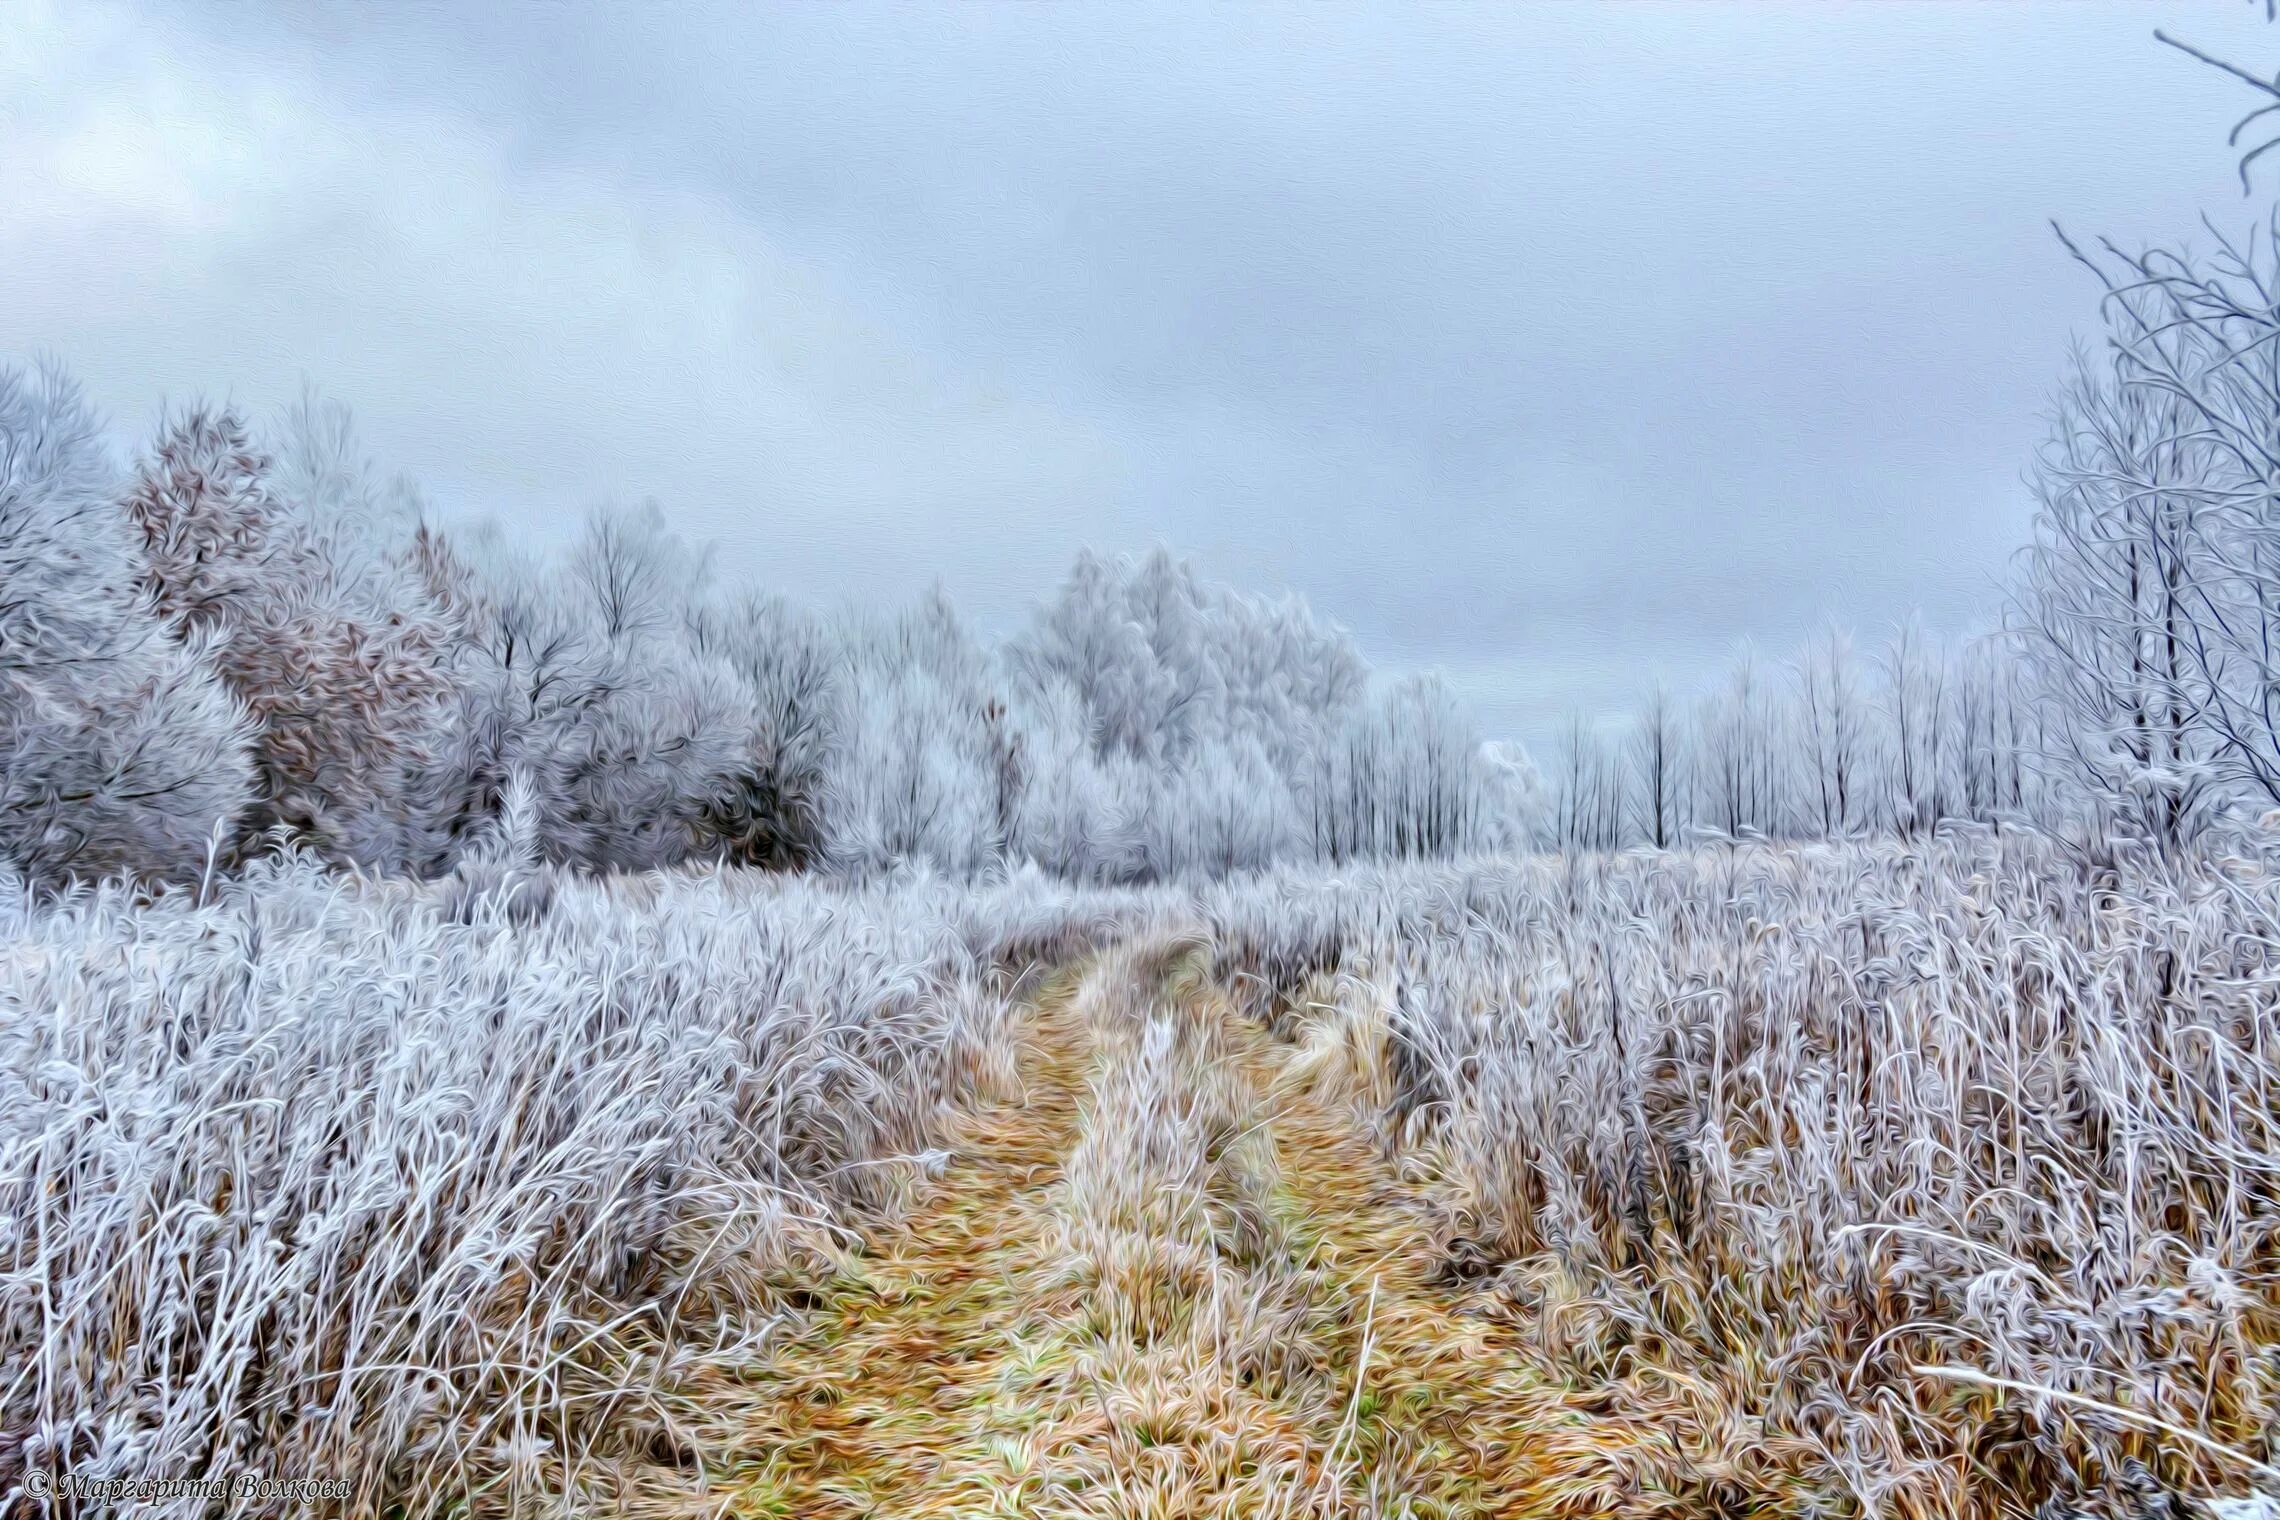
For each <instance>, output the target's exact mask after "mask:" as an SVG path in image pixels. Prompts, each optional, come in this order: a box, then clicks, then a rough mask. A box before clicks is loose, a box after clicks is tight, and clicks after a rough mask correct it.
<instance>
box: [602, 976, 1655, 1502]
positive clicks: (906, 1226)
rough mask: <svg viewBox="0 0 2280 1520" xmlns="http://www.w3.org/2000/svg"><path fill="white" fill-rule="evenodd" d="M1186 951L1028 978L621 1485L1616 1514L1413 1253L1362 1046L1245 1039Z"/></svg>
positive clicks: (772, 1498) (1604, 1473)
mask: <svg viewBox="0 0 2280 1520" xmlns="http://www.w3.org/2000/svg"><path fill="white" fill-rule="evenodd" d="M1197 948H1198V947H1197V946H1196V945H1194V944H1193V943H1188V942H1181V941H1177V940H1175V941H1172V942H1169V943H1168V944H1167V943H1156V944H1151V945H1149V946H1148V947H1146V948H1134V949H1125V950H1119V951H1116V952H1113V953H1111V954H1110V955H1108V956H1106V957H1105V958H1104V959H1102V960H1101V961H1100V962H1099V963H1098V964H1097V965H1096V966H1094V967H1093V968H1092V970H1091V971H1090V972H1089V974H1088V975H1086V976H1085V977H1084V979H1083V980H1082V982H1081V983H1077V984H1074V985H1064V986H1062V987H1060V988H1057V989H1055V990H1053V991H1052V992H1050V993H1048V995H1047V996H1046V997H1044V998H1043V999H1042V1000H1041V1001H1040V1003H1039V1004H1038V1006H1037V1007H1036V1009H1035V1011H1034V1013H1033V1015H1032V1016H1031V1017H1030V1019H1028V1020H1027V1021H1026V1022H1025V1025H1024V1029H1025V1034H1024V1037H1023V1038H1022V1039H1021V1040H1020V1042H1019V1043H1020V1049H1021V1052H1022V1055H1021V1062H1020V1069H1019V1076H1018V1086H1017V1089H1016V1091H1015V1092H1014V1094H1013V1095H1011V1096H1010V1097H1008V1098H1004V1099H1001V1100H1000V1101H998V1102H996V1103H993V1104H990V1105H988V1106H986V1107H984V1108H982V1109H981V1110H979V1111H978V1112H977V1113H976V1114H974V1115H973V1116H972V1118H971V1119H970V1121H969V1122H968V1123H967V1124H966V1125H965V1126H963V1127H962V1131H961V1139H960V1142H959V1145H958V1151H959V1159H958V1160H956V1161H955V1162H953V1163H952V1164H951V1166H950V1167H949V1168H948V1169H947V1170H946V1171H945V1172H944V1174H943V1175H942V1176H941V1178H940V1179H938V1181H937V1183H936V1184H935V1185H934V1186H933V1188H932V1189H931V1190H930V1193H929V1196H928V1197H927V1198H926V1199H925V1200H924V1201H922V1202H920V1203H919V1204H918V1205H917V1206H916V1207H915V1209H914V1210H913V1211H912V1212H911V1213H910V1214H909V1215H908V1216H907V1217H906V1218H905V1219H904V1220H903V1221H902V1222H901V1223H900V1224H899V1225H897V1226H896V1227H895V1228H894V1229H893V1230H892V1231H891V1232H890V1233H889V1234H888V1235H887V1236H886V1238H884V1239H883V1240H882V1241H881V1242H879V1243H878V1244H877V1245H876V1246H875V1247H874V1248H873V1249H872V1250H870V1251H868V1252H865V1253H861V1254H859V1255H858V1256H856V1257H855V1258H853V1259H851V1260H850V1261H849V1262H848V1263H847V1264H846V1265H845V1267H844V1268H843V1269H842V1270H841V1271H840V1272H838V1273H837V1274H835V1275H833V1276H832V1277H830V1278H829V1279H827V1280H825V1281H823V1282H820V1283H819V1284H818V1285H817V1288H816V1302H815V1303H814V1304H813V1306H812V1307H811V1308H809V1309H808V1310H807V1311H805V1313H804V1314H803V1315H802V1316H801V1322H800V1325H799V1328H798V1330H797V1332H796V1333H790V1334H787V1335H785V1336H784V1337H782V1338H780V1339H779V1340H778V1341H777V1343H776V1344H775V1346H774V1348H773V1349H772V1350H771V1352H770V1353H769V1354H768V1356H767V1357H765V1358H764V1359H762V1360H761V1361H759V1362H757V1363H756V1364H755V1365H754V1366H753V1367H752V1368H750V1369H749V1370H748V1372H747V1373H746V1375H745V1376H744V1377H743V1378H741V1379H727V1378H721V1379H715V1380H712V1381H708V1382H707V1383H706V1384H705V1385H704V1386H703V1387H702V1388H701V1389H688V1390H684V1393H685V1395H686V1396H687V1397H688V1398H689V1399H690V1400H691V1401H692V1402H694V1403H698V1404H702V1405H703V1406H704V1407H705V1408H707V1409H708V1410H709V1411H711V1414H712V1418H711V1419H710V1421H709V1423H708V1424H707V1426H706V1427H705V1430H704V1432H703V1435H702V1439H701V1443H700V1444H701V1445H702V1446H703V1448H704V1450H705V1452H706V1454H707V1455H706V1461H705V1464H704V1472H703V1474H702V1476H701V1477H698V1476H695V1475H691V1476H690V1477H688V1478H686V1479H684V1480H683V1481H682V1482H681V1483H679V1484H678V1485H675V1484H672V1483H669V1482H665V1483H654V1484H653V1486H652V1487H651V1488H650V1490H649V1492H648V1494H647V1496H646V1498H645V1499H644V1501H643V1502H642V1503H641V1505H640V1507H641V1508H642V1509H643V1510H644V1511H648V1510H650V1509H652V1508H653V1507H654V1508H655V1509H657V1510H661V1511H667V1510H669V1511H677V1512H679V1513H686V1514H696V1513H726V1514H745V1515H765V1514H777V1515H784V1516H802V1517H807V1516H815V1517H828V1516H844V1517H855V1516H882V1517H883V1516H912V1517H917V1516H927V1515H943V1516H950V1515H960V1516H977V1515H1002V1516H1034V1517H1040V1520H1043V1517H1076V1516H1117V1517H1159V1516H1160V1517H1166V1520H1169V1517H1175V1516H1182V1517H1184V1516H1194V1515H1225V1516H1230V1517H1246V1520H1249V1517H1277V1520H1282V1517H1289V1520H1297V1517H1303V1516H1332V1515H1340V1516H1363V1515H1369V1516H1378V1515H1385V1516H1396V1515H1414V1516H1421V1517H1422V1516H1458V1515H1464V1516H1485V1515H1502V1514H1520V1513H1535V1514H1555V1513H1589V1512H1605V1510H1606V1505H1607V1504H1610V1503H1612V1502H1614V1498H1615V1496H1616V1495H1617V1494H1618V1493H1619V1491H1620V1487H1621V1482H1622V1469H1621V1465H1620V1462H1619V1461H1618V1460H1617V1459H1615V1458H1613V1457H1611V1456H1610V1455H1609V1454H1608V1452H1607V1451H1606V1450H1605V1449H1604V1447H1605V1445H1606V1444H1607V1443H1606V1442H1605V1440H1604V1435H1603V1433H1602V1432H1599V1431H1597V1430H1595V1428H1594V1426H1593V1422H1591V1421H1590V1420H1589V1419H1587V1418H1586V1417H1585V1416H1584V1415H1583V1414H1582V1413H1581V1412H1579V1411H1578V1410H1577V1409H1575V1408H1574V1407H1573V1406H1572V1403H1571V1401H1570V1400H1569V1399H1568V1398H1567V1397H1566V1396H1565V1395H1564V1394H1563V1393H1561V1392H1560V1391H1559V1390H1558V1389H1557V1388H1556V1387H1555V1386H1553V1385H1551V1384H1548V1383H1547V1382H1546V1381H1545V1380H1544V1379H1543V1378H1542V1377H1541V1376H1540V1375H1539V1374H1538V1373H1537V1372H1535V1371H1533V1370H1532V1369H1530V1368H1529V1367H1528V1366H1527V1365H1526V1364H1525V1363H1524V1362H1523V1361H1522V1360H1521V1359H1520V1358H1518V1357H1517V1356H1515V1355H1514V1354H1513V1353H1512V1352H1511V1351H1510V1350H1509V1349H1506V1348H1501V1347H1500V1346H1499V1345H1498V1344H1497V1341H1498V1335H1497V1333H1496V1331H1495V1330H1494V1329H1493V1328H1492V1327H1491V1326H1490V1325H1489V1324H1488V1323H1487V1322H1485V1321H1484V1320H1483V1319H1481V1318H1479V1317H1477V1316H1473V1315H1469V1314H1466V1313H1464V1312H1463V1310H1462V1306H1461V1304H1460V1303H1459V1302H1458V1296H1457V1295H1453V1294H1452V1293H1451V1292H1450V1291H1449V1290H1448V1288H1447V1287H1446V1285H1445V1284H1442V1283H1440V1282H1438V1281H1436V1279H1435V1271H1434V1268H1435V1257H1434V1253H1433V1250H1432V1247H1433V1240H1432V1237H1431V1229H1432V1219H1431V1217H1430V1216H1429V1214H1428V1213H1427V1212H1426V1211H1425V1210H1424V1209H1422V1208H1420V1207H1419V1206H1418V1204H1417V1202H1416V1200H1415V1199H1414V1197H1413V1196H1411V1194H1410V1192H1409V1190H1408V1189H1406V1188H1405V1187H1404V1186H1403V1185H1402V1183H1401V1181H1400V1179H1399V1178H1398V1177H1397V1176H1395V1175H1394V1173H1393V1172H1392V1171H1391V1169H1390V1168H1389V1165H1388V1162H1387V1159H1386V1157H1385V1156H1384V1154H1383V1153H1382V1151H1381V1150H1380V1148H1379V1147H1378V1146H1377V1145H1376V1144H1375V1143H1374V1142H1373V1141H1372V1140H1371V1138H1370V1137H1369V1135H1368V1133H1367V1129H1366V1125H1367V1115H1366V1114H1365V1113H1364V1112H1363V1111H1362V1110H1360V1109H1358V1108H1356V1107H1355V1106H1354V1104H1353V1101H1352V1100H1353V1096H1354V1087H1355V1079H1357V1078H1359V1079H1360V1081H1361V1085H1362V1086H1364V1087H1365V1088H1366V1086H1367V1081H1368V1078H1367V1074H1366V1072H1365V1071H1364V1070H1362V1066H1363V1065H1364V1064H1366V1063H1354V1062H1344V1063H1341V1061H1340V1060H1339V1059H1337V1057H1336V1056H1335V1054H1334V1052H1335V1051H1336V1050H1338V1049H1339V1048H1340V1041H1341V1040H1342V1039H1343V1036H1341V1035H1335V1034H1334V1035H1330V1036H1328V1037H1318V1038H1313V1039H1311V1040H1307V1041H1302V1042H1300V1043H1296V1044H1290V1043H1282V1042H1276V1041H1273V1040H1270V1039H1269V1038H1267V1037H1266V1036H1265V1035H1264V1033H1263V1032H1262V1031H1260V1030H1258V1029H1257V1028H1256V1027H1255V1026H1253V1025H1251V1024H1250V1023H1249V1022H1248V1021H1247V1020H1244V1019H1243V1018H1242V1017H1241V1016H1240V1015H1239V1014H1238V1013H1237V1012H1236V1011H1235V1010H1234V1008H1233V1006H1232V1005H1231V1004H1229V1003H1228V1002H1227V1001H1226V999H1225V998H1224V997H1223V996H1222V995H1221V994H1220V993H1219V992H1218V991H1217V989H1216V988H1214V987H1213V986H1212V985H1211V984H1210V983H1209V982H1208V980H1207V979H1206V978H1205V977H1204V976H1203V974H1202V959H1201V957H1200V956H1199V955H1198V954H1197V953H1196V952H1197ZM1326 1052H1332V1053H1333V1054H1327V1055H1326ZM676 1486H677V1487H678V1488H679V1490H680V1493H679V1498H678V1501H677V1502H676V1501H675V1500H674V1499H673V1498H671V1497H669V1493H670V1491H671V1490H672V1489H673V1488H675V1487H676Z"/></svg>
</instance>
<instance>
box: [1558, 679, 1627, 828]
mask: <svg viewBox="0 0 2280 1520" xmlns="http://www.w3.org/2000/svg"><path fill="white" fill-rule="evenodd" d="M1560 773H1561V774H1560V798H1559V839H1560V847H1561V848H1562V849H1566V850H1614V849H1620V848H1622V845H1623V842H1624V830H1625V829H1626V828H1627V827H1628V824H1629V819H1628V818H1626V817H1625V814H1626V813H1627V812H1628V810H1629V803H1628V800H1627V793H1628V790H1629V788H1628V786H1627V782H1628V781H1629V779H1630V778H1629V776H1628V775H1626V773H1625V767H1624V763H1623V759H1622V757H1621V755H1620V754H1619V753H1618V752H1617V751H1616V750H1615V749H1613V748H1611V747H1610V745H1609V744H1608V741H1607V738H1606V736H1605V735H1603V734H1602V733H1600V731H1599V729H1598V728H1597V727H1596V726H1594V725H1593V724H1591V723H1590V722H1588V721H1586V720H1585V718H1584V716H1583V714H1581V713H1574V714H1571V715H1570V716H1569V718H1568V724H1567V728H1566V730H1565V731H1564V733H1563V735H1562V738H1561V743H1560Z"/></svg>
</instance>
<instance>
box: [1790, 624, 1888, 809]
mask: <svg viewBox="0 0 2280 1520" xmlns="http://www.w3.org/2000/svg"><path fill="white" fill-rule="evenodd" d="M1792 670H1793V675H1794V681H1795V686H1796V694H1797V709H1798V711H1797V725H1796V727H1797V731H1798V738H1799V739H1800V740H1801V741H1802V743H1801V747H1800V753H1799V755H1798V761H1799V769H1800V775H1799V777H1798V780H1797V783H1796V787H1795V790H1796V795H1797V797H1798V799H1799V802H1800V811H1801V812H1802V813H1803V815H1804V819H1803V821H1804V823H1805V826H1806V828H1807V831H1808V832H1810V833H1813V834H1815V835H1818V836H1819V837H1821V838H1824V839H1834V838H1841V837H1843V836H1844V835H1847V834H1850V833H1852V832H1853V830H1854V829H1855V828H1857V827H1859V826H1860V825H1861V824H1863V823H1864V822H1866V820H1867V817H1868V808H1869V803H1870V797H1871V783H1872V774H1871V767H1872V762H1873V755H1872V751H1871V749H1870V743H1871V735H1870V731H1869V716H1870V715H1869V711H1868V703H1867V699H1866V698H1865V697H1864V696H1863V695H1862V693H1861V689H1860V679H1859V676H1858V674H1857V673H1856V671H1855V669H1854V664H1853V652H1852V640H1851V639H1850V638H1849V637H1848V636H1847V635H1846V634H1845V632H1844V631H1843V630H1842V629H1840V628H1838V627H1837V625H1836V624H1834V623H1830V624H1828V625H1826V626H1825V627H1823V628H1822V630H1821V631H1820V632H1819V633H1818V634H1816V635H1814V638H1813V641H1812V642H1811V643H1810V644H1808V645H1807V646H1806V647H1805V650H1804V652H1803V653H1801V654H1800V655H1799V656H1798V657H1797V660H1796V662H1795V664H1794V666H1793V667H1792Z"/></svg>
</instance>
